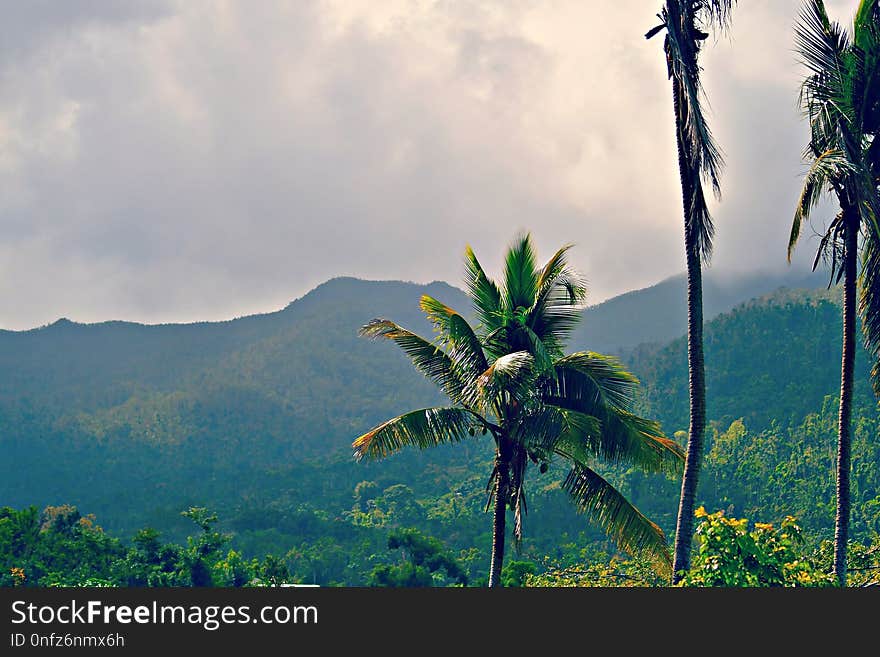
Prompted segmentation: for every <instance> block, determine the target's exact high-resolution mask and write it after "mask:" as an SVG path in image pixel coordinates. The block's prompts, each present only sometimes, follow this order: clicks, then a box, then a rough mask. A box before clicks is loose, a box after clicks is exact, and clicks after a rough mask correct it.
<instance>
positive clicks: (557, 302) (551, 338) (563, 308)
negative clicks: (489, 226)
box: [526, 245, 587, 355]
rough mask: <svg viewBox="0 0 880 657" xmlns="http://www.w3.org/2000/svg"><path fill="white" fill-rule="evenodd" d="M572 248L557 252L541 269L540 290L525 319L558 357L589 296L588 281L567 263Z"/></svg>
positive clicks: (568, 246) (566, 247)
mask: <svg viewBox="0 0 880 657" xmlns="http://www.w3.org/2000/svg"><path fill="white" fill-rule="evenodd" d="M569 248H570V245H567V246H565V247H563V248H562V249H560V250H559V251H557V252H556V253H555V254H554V256H553V257H552V258H551V259H550V260H549V261H548V262H547V264H546V265H545V266H544V268H543V269H542V270H541V275H540V276H539V277H538V291H537V294H536V296H535V300H534V303H533V304H532V306H531V308H530V309H529V311H528V313H527V317H526V324H527V326H528V327H529V328H530V329H531V330H532V331H533V332H534V333H535V335H537V336H538V337H539V338H540V339H541V341H542V342H543V343H544V345H545V346H546V347H547V349H548V351H550V352H551V353H555V354H557V355H559V354H561V353H562V351H563V348H564V345H565V343H566V341H567V340H568V338H569V336H570V335H571V333H572V331H573V330H574V328H575V327H576V326H577V324H578V322H579V321H580V319H581V316H582V312H583V304H584V301H585V300H586V297H587V284H586V281H585V280H584V278H583V276H581V275H580V274H579V273H577V272H576V271H574V270H573V269H572V268H571V267H569V266H568V263H567V262H566V257H565V256H566V252H567V251H568V249H569Z"/></svg>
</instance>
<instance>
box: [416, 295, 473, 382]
mask: <svg viewBox="0 0 880 657" xmlns="http://www.w3.org/2000/svg"><path fill="white" fill-rule="evenodd" d="M419 305H420V307H421V309H422V311H423V312H424V313H425V315H426V316H427V317H428V320H429V321H430V322H431V323H432V324H434V326H435V327H436V328H437V329H438V331H439V332H440V339H441V340H442V341H443V343H444V347H445V348H446V350H447V352H448V354H449V357H450V358H451V359H452V361H453V362H454V363H455V365H456V367H457V368H458V369H459V370H464V371H463V372H460V376H459V378H460V379H462V380H464V381H472V380H474V379H475V378H476V377H477V376H478V375H479V374H482V373H483V372H484V371H485V370H486V368H487V367H488V366H489V365H488V362H487V361H486V354H485V353H483V345H482V344H481V342H480V339H479V338H478V337H477V334H476V333H475V332H474V329H473V328H472V327H471V325H470V324H469V323H468V321H467V320H466V319H465V318H464V317H462V315H461V314H459V313H458V312H456V311H455V310H453V309H452V308H450V307H449V306H447V305H446V304H444V303H442V302H440V301H438V300H437V299H434V298H433V297H430V296H428V295H427V294H425V295H423V296H422V298H421V301H420V303H419Z"/></svg>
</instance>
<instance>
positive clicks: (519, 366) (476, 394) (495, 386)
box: [464, 351, 535, 411]
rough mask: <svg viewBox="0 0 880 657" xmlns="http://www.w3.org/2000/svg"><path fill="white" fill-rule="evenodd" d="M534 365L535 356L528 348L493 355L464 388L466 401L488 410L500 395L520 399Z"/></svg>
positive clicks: (529, 383)
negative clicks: (484, 367)
mask: <svg viewBox="0 0 880 657" xmlns="http://www.w3.org/2000/svg"><path fill="white" fill-rule="evenodd" d="M534 365H535V358H534V356H532V354H530V353H529V352H528V351H515V352H513V353H511V354H505V355H504V356H501V357H500V358H497V359H496V360H495V362H494V363H492V364H491V365H490V366H489V368H488V369H487V370H486V371H485V372H483V373H482V374H481V375H480V376H479V377H478V378H477V381H476V384H475V385H473V386H469V387H468V388H467V389H466V390H465V391H464V399H465V402H466V405H467V406H473V407H476V408H481V409H484V410H485V411H488V410H489V409H491V408H493V407H494V406H495V405H496V404H497V403H498V401H499V399H500V398H501V397H502V395H504V396H506V397H509V398H512V399H513V400H524V399H525V398H526V397H528V394H529V392H530V390H531V387H532V384H533V383H534V379H535V375H534Z"/></svg>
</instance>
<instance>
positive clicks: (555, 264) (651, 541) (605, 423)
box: [353, 235, 683, 586]
mask: <svg viewBox="0 0 880 657" xmlns="http://www.w3.org/2000/svg"><path fill="white" fill-rule="evenodd" d="M568 248H569V247H568V246H566V247H563V248H561V249H560V250H559V251H557V252H556V253H555V254H554V255H553V257H552V258H550V260H549V261H548V262H547V263H546V264H545V265H544V266H543V267H538V266H537V264H536V260H535V254H534V251H533V249H532V245H531V240H530V238H529V236H528V235H524V236H522V237H520V238H518V239H517V240H516V241H515V243H514V244H513V245H512V246H511V248H510V249H509V250H508V252H507V255H506V258H505V270H504V278H503V280H502V282H501V283H500V285H499V284H496V283H495V282H494V281H493V280H491V279H490V278H489V277H488V276H487V275H486V273H485V272H484V271H483V268H482V267H481V265H480V263H479V261H478V260H477V258H476V256H475V255H474V253H473V251H472V250H471V249H470V248H468V249H467V250H466V257H465V266H466V279H465V283H466V287H467V292H468V295H469V296H470V298H471V301H472V303H473V310H474V313H475V315H476V319H477V324H476V326H471V324H470V323H469V322H468V321H467V320H466V319H465V317H464V316H463V315H462V314H460V313H459V312H456V311H455V310H453V309H452V308H449V307H447V306H446V305H444V304H443V303H441V302H440V301H437V300H436V299H433V298H431V297H429V296H423V297H422V299H421V308H422V310H423V311H424V312H425V314H426V315H427V317H428V319H429V320H430V321H431V322H432V323H433V324H434V326H435V327H436V329H437V331H438V333H439V338H438V340H436V341H433V342H432V341H430V340H428V339H425V338H422V337H419V336H418V335H416V334H414V333H412V332H411V331H408V330H407V329H405V328H403V327H401V326H398V325H397V324H395V323H394V322H392V321H390V320H387V319H375V320H373V321H371V322H370V323H369V324H367V325H366V326H364V327H363V328H362V329H361V331H360V333H361V335H364V336H367V337H372V338H383V339H388V340H391V341H393V342H395V343H396V344H397V345H398V346H399V347H400V348H402V349H403V351H404V352H406V354H407V355H408V356H409V357H410V359H411V360H412V362H413V364H414V365H415V367H416V369H418V370H419V371H420V372H421V373H422V374H424V375H425V376H427V377H428V378H429V379H431V380H432V381H433V382H434V383H436V384H437V385H438V386H439V387H440V388H441V389H442V390H443V391H444V393H445V394H446V396H447V397H448V398H449V400H450V405H449V406H444V407H439V408H425V409H419V410H415V411H411V412H409V413H405V414H403V415H400V416H398V417H395V418H392V419H390V420H388V421H387V422H383V423H382V424H380V425H379V426H377V427H375V428H374V429H371V430H370V431H368V432H367V433H365V434H363V435H362V436H360V437H359V438H358V439H357V440H355V441H354V444H353V446H354V449H355V454H356V456H357V457H358V458H363V457H373V458H376V457H384V456H388V455H389V454H392V453H394V452H396V451H398V450H400V449H401V448H403V447H406V446H410V445H413V446H416V447H420V448H427V447H433V446H435V445H439V444H443V443H454V442H458V441H461V440H470V439H479V438H480V437H481V436H487V437H488V438H489V439H490V440H492V441H493V443H494V447H495V459H494V469H493V470H492V473H491V475H490V485H489V490H490V491H491V497H490V501H493V504H492V506H494V516H493V531H492V558H491V566H490V572H489V586H500V582H501V569H502V566H503V561H504V549H505V538H506V531H507V530H506V527H507V512H508V509H509V510H510V511H511V512H512V515H513V523H514V527H513V535H514V537H515V539H516V540H517V541H519V540H520V538H521V536H522V531H523V525H522V521H523V514H524V513H525V511H526V494H525V483H526V471H527V469H528V467H529V464H530V463H531V464H536V465H538V466H539V468H540V471H541V472H546V470H547V466H548V464H549V463H550V462H551V461H552V460H554V459H557V460H561V461H564V462H565V463H566V464H567V465H568V466H569V467H570V470H569V473H568V476H567V477H566V479H565V481H564V483H563V488H564V489H565V490H566V491H567V492H568V493H569V494H570V495H571V497H572V498H573V500H574V501H575V503H576V504H577V505H578V507H579V509H580V510H582V511H584V512H587V513H588V514H590V515H591V516H592V518H593V519H594V520H595V521H596V522H597V523H598V524H599V525H600V526H601V527H602V528H603V529H604V530H605V531H606V532H607V533H608V534H609V535H610V536H611V537H612V538H613V539H614V540H616V542H617V543H618V544H619V545H620V546H621V547H622V548H623V549H625V550H628V551H630V552H637V551H639V552H645V553H646V554H647V555H648V556H651V557H653V558H654V559H655V561H656V562H657V563H658V564H660V566H661V568H665V569H666V570H667V571H668V569H669V566H670V565H671V559H670V557H669V553H668V549H667V545H666V540H665V537H664V535H663V532H662V531H661V530H660V528H659V527H658V526H657V525H656V524H654V523H653V522H651V521H650V520H648V518H646V517H645V516H644V515H642V514H641V513H640V512H639V511H638V509H636V508H635V507H634V506H633V505H632V504H631V503H630V502H629V501H628V500H627V499H626V498H625V497H624V495H623V494H621V493H620V492H619V491H618V490H617V489H616V488H614V486H612V485H611V484H610V483H609V482H608V481H607V480H606V479H604V478H603V477H601V476H600V475H599V474H598V473H597V471H596V466H595V464H596V463H597V462H598V461H602V462H605V463H612V464H613V463H628V464H633V465H636V466H638V467H640V468H642V469H644V470H646V471H649V472H676V471H677V470H678V469H679V466H680V463H681V460H682V456H683V454H682V451H681V448H680V447H679V446H678V445H677V444H676V443H675V442H673V441H671V440H669V439H667V438H666V437H664V435H663V433H662V431H661V429H660V426H659V425H658V424H657V423H656V422H654V421H651V420H647V419H644V418H641V417H639V416H637V415H635V414H634V413H633V395H634V392H635V390H636V387H637V385H638V381H637V379H636V378H635V377H634V376H633V375H632V374H630V373H629V372H627V371H626V370H625V369H624V368H623V367H622V366H621V364H620V363H619V362H618V361H617V360H615V359H613V358H610V357H608V356H603V355H601V354H596V353H593V352H587V351H583V352H576V353H572V354H567V355H566V354H565V343H566V340H567V338H568V337H569V335H570V333H571V331H572V329H573V328H574V327H575V325H576V323H577V321H578V320H579V318H580V314H581V310H582V307H583V301H584V298H585V296H586V289H585V284H584V282H583V280H582V279H581V277H580V276H579V275H578V274H577V273H576V272H575V271H573V270H572V268H571V267H570V266H569V265H568V263H567V262H566V253H567V251H568Z"/></svg>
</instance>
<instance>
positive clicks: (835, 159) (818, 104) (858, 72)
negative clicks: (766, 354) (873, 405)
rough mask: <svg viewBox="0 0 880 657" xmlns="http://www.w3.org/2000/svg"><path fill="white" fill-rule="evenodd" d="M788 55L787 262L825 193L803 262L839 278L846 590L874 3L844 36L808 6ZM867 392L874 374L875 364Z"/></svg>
mask: <svg viewBox="0 0 880 657" xmlns="http://www.w3.org/2000/svg"><path fill="white" fill-rule="evenodd" d="M795 33H796V39H797V48H798V52H799V53H800V55H801V57H802V58H803V62H804V64H805V66H806V67H807V70H808V75H807V78H806V79H805V80H804V82H803V84H802V86H801V94H800V102H801V106H802V107H803V110H804V113H805V114H806V116H807V117H808V119H809V121H810V141H809V143H808V145H807V148H806V150H805V153H804V157H805V159H807V160H808V161H809V162H810V163H811V164H810V169H809V171H808V172H807V175H806V178H805V180H804V186H803V190H802V191H801V196H800V199H799V201H798V205H797V209H796V211H795V215H794V221H793V222H792V228H791V236H790V238H789V244H788V257H789V260H791V254H792V251H793V249H794V247H795V244H796V243H797V241H798V238H799V237H800V233H801V226H802V225H803V223H804V222H805V221H807V220H808V219H809V218H810V214H811V211H812V210H813V208H814V207H815V206H816V204H817V203H818V201H819V199H820V198H821V197H822V196H823V193H825V192H831V193H833V194H834V196H836V198H837V201H838V205H839V211H838V212H837V215H836V216H835V217H834V219H833V220H832V221H831V222H830V223H829V225H828V227H827V229H826V231H825V233H824V235H823V236H822V239H821V241H820V243H819V249H818V251H817V254H816V260H815V261H814V263H813V268H814V269H815V268H816V266H817V265H818V262H819V259H820V258H824V259H825V260H826V262H828V264H829V265H830V268H831V281H832V282H838V283H839V282H840V280H841V279H842V280H843V347H842V355H841V367H840V410H839V414H838V428H837V433H838V436H837V489H836V497H837V508H836V513H835V523H834V524H835V528H834V573H835V575H836V576H837V580H838V583H839V584H840V586H845V585H846V546H847V540H848V537H849V510H850V493H849V471H850V442H851V435H850V413H851V408H852V394H853V367H854V361H855V350H856V342H855V333H856V305H857V299H856V284H857V275H858V262H859V235H860V233H862V232H863V231H864V233H865V239H864V242H863V244H864V261H863V262H864V266H863V268H862V277H863V279H862V293H861V298H860V299H859V301H858V304H859V307H860V310H861V314H862V318H863V320H864V321H863V327H864V329H865V336H866V341H867V343H868V347H869V349H872V351H873V352H874V354H875V356H876V355H877V354H878V348H880V312H878V311H880V285H878V284H880V277H878V272H880V266H878V265H880V263H878V248H877V240H878V238H880V232H878V231H877V217H878V216H880V212H878V209H880V203H878V198H877V180H878V179H877V174H878V172H880V167H878V159H880V158H878V147H880V146H878V142H877V141H876V140H875V139H874V136H875V135H876V134H877V130H878V127H880V68H878V65H880V12H878V8H877V0H862V2H861V3H860V4H859V7H858V9H857V10H856V15H855V20H854V21H853V31H852V34H850V33H849V32H847V30H846V29H845V28H843V27H842V26H841V25H840V24H838V23H836V22H832V21H831V20H830V19H829V18H828V13H827V11H826V10H825V5H824V2H823V0H808V2H807V3H806V4H805V6H804V8H803V10H802V11H801V14H800V16H799V19H798V23H797V26H796V29H795ZM874 373H875V385H876V383H877V380H878V378H880V377H878V371H877V367H876V365H875V369H874Z"/></svg>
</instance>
